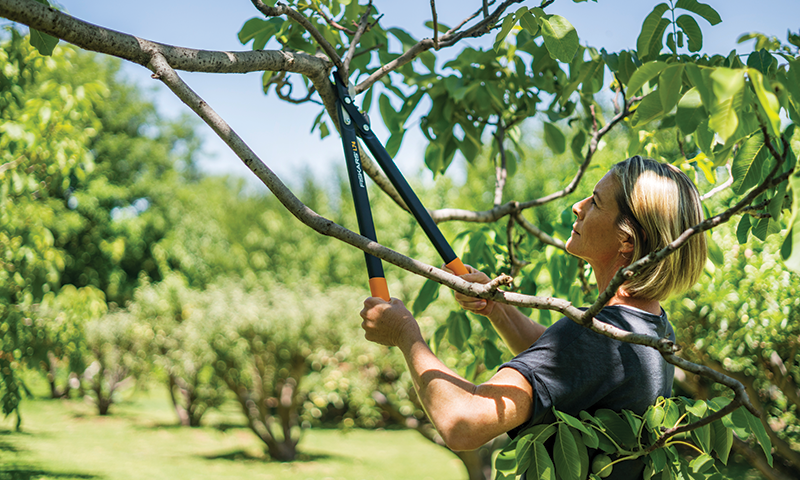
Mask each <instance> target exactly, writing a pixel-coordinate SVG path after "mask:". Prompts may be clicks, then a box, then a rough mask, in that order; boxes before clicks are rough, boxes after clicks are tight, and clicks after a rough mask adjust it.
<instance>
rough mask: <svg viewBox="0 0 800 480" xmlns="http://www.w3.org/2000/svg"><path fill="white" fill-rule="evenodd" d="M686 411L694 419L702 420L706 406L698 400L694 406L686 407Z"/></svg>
mask: <svg viewBox="0 0 800 480" xmlns="http://www.w3.org/2000/svg"><path fill="white" fill-rule="evenodd" d="M686 411H687V412H689V413H691V414H692V415H694V416H695V417H698V418H702V417H703V415H705V414H706V412H707V411H708V404H707V403H706V402H705V401H704V400H698V401H696V402H695V403H694V405H686Z"/></svg>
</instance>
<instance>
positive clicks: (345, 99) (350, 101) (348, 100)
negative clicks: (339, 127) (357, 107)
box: [344, 97, 352, 105]
mask: <svg viewBox="0 0 800 480" xmlns="http://www.w3.org/2000/svg"><path fill="white" fill-rule="evenodd" d="M344 103H346V104H348V105H350V104H351V103H352V100H350V97H344Z"/></svg>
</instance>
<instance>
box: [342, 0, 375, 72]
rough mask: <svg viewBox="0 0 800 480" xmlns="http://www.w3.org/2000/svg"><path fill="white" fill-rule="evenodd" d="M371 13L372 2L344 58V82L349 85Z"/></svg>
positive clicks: (362, 17) (362, 16)
mask: <svg viewBox="0 0 800 480" xmlns="http://www.w3.org/2000/svg"><path fill="white" fill-rule="evenodd" d="M370 12H372V0H370V1H369V4H367V9H366V10H365V11H364V14H363V15H361V20H359V22H358V30H356V34H355V35H354V36H353V40H352V41H351V42H350V47H349V48H348V49H347V54H346V55H345V57H344V62H343V66H342V72H343V75H344V78H342V81H344V82H345V84H347V83H349V82H348V80H347V79H348V76H349V74H350V62H351V61H352V60H353V58H354V56H355V53H356V47H357V46H358V44H359V42H360V41H361V36H362V35H364V32H366V31H367V26H369V14H370Z"/></svg>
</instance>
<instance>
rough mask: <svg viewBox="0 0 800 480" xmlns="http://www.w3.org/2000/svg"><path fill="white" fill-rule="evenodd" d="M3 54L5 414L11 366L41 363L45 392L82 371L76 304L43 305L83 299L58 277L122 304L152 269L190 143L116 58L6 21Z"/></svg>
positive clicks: (13, 385) (14, 381)
mask: <svg viewBox="0 0 800 480" xmlns="http://www.w3.org/2000/svg"><path fill="white" fill-rule="evenodd" d="M1 55H2V56H3V58H4V60H3V61H4V65H6V66H7V68H6V71H5V73H4V76H3V77H2V85H0V88H2V91H3V95H2V97H3V100H2V101H0V103H2V106H0V111H2V125H3V129H4V130H3V134H2V135H1V137H2V138H1V139H0V142H2V144H3V152H4V153H3V156H4V159H3V160H2V162H3V163H2V166H0V182H2V187H0V188H2V192H3V193H2V198H0V222H2V229H0V252H2V259H3V260H2V261H3V264H2V265H3V268H2V272H0V291H2V292H3V293H2V298H3V301H2V305H3V306H2V307H0V325H3V327H2V328H3V332H4V335H3V339H2V346H0V349H1V350H2V351H3V356H2V360H0V362H2V363H3V366H2V369H1V370H2V372H3V378H4V381H3V383H2V387H3V405H4V407H3V408H4V412H5V413H6V414H8V413H11V412H12V411H14V410H15V409H16V406H17V404H18V401H19V392H20V387H19V385H18V378H17V376H16V375H15V374H14V371H15V370H16V366H17V365H19V364H20V363H23V364H24V363H28V364H33V365H38V364H41V363H42V362H44V365H43V368H46V369H48V370H50V373H51V375H52V379H51V381H52V382H53V383H51V386H52V392H53V394H54V395H60V394H63V392H64V391H66V389H67V385H66V380H67V378H68V376H69V373H70V371H71V372H72V373H76V374H80V373H82V370H80V371H78V370H75V369H77V368H79V366H80V360H79V359H80V358H82V356H83V353H84V352H83V351H82V348H83V343H82V342H81V341H80V339H81V336H82V335H83V332H82V328H83V327H82V323H85V321H86V320H88V318H85V319H82V318H80V315H83V313H82V312H85V311H86V310H85V309H82V307H80V305H78V304H75V305H74V306H75V307H76V310H75V312H74V313H69V312H67V313H64V312H61V313H59V312H55V311H53V309H54V308H62V307H66V306H67V305H70V302H72V301H73V300H75V301H77V302H78V303H81V302H82V300H79V299H78V297H76V296H75V295H73V294H72V293H70V292H66V293H65V295H66V296H65V297H64V298H65V299H64V300H59V299H61V298H62V295H61V293H60V291H61V289H62V286H66V285H70V286H71V287H70V288H72V289H73V290H74V289H75V288H77V289H78V290H79V291H81V292H95V293H94V294H92V295H94V296H95V297H97V295H99V296H101V297H103V298H102V300H101V301H102V302H103V303H105V302H112V303H114V304H124V303H125V302H126V301H128V300H130V299H131V296H132V292H133V288H134V286H135V285H136V283H137V282H138V277H139V274H140V273H141V272H144V273H146V274H148V275H151V276H153V277H155V278H159V275H160V272H159V271H158V269H157V265H156V262H155V261H154V259H153V251H152V250H151V246H152V243H153V242H155V241H156V240H158V239H160V238H161V237H162V236H163V235H164V233H165V230H166V228H167V225H168V224H166V223H165V222H164V218H163V217H164V214H165V212H166V211H168V209H169V208H170V207H169V205H170V204H171V203H172V199H171V197H170V196H169V193H170V192H171V190H172V189H173V188H174V187H175V185H177V184H178V183H179V182H180V181H182V180H180V179H181V178H182V177H181V175H182V174H180V173H178V172H177V170H176V169H175V164H176V163H179V164H180V163H183V164H184V167H183V171H184V172H185V175H186V177H183V178H188V179H190V180H191V179H192V178H193V176H194V174H193V173H192V168H193V167H192V157H193V155H195V151H196V147H197V143H196V140H194V138H193V137H192V132H191V130H190V129H189V128H187V127H184V126H181V125H182V124H181V123H180V122H175V123H170V122H167V121H162V120H160V119H158V118H157V116H156V114H155V109H154V107H153V106H152V104H148V103H146V102H144V100H143V99H142V98H141V97H140V96H139V93H138V92H137V91H136V90H135V89H134V88H133V87H132V86H130V85H129V84H126V83H124V82H123V81H120V80H119V79H118V77H117V75H118V73H119V62H117V61H114V60H111V59H98V58H97V57H96V56H95V55H92V54H88V53H86V52H82V51H80V50H77V49H74V48H69V47H68V48H59V49H58V50H57V51H56V52H54V54H53V55H52V56H50V57H47V58H45V57H41V56H40V55H39V54H38V53H36V51H35V50H34V49H33V48H32V47H31V46H30V45H29V44H28V41H27V40H26V39H24V38H23V37H21V36H20V35H19V33H18V32H16V31H15V30H9V32H8V38H7V39H6V40H4V42H3V44H2V53H1ZM53 295H55V297H53ZM92 295H89V296H92ZM47 298H51V299H50V300H47ZM76 299H78V300H76ZM41 302H44V306H45V310H42V311H38V312H37V310H36V309H34V306H35V305H39V304H40V303H41ZM47 304H49V305H50V307H47ZM48 309H49V310H48ZM62 313H63V315H66V316H62ZM32 319H36V322H33V321H32ZM60 366H63V367H69V368H68V369H67V370H68V371H67V372H66V373H64V374H59V373H58V372H56V369H57V367H60ZM56 382H64V383H63V384H61V385H57V384H56Z"/></svg>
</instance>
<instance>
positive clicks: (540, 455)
mask: <svg viewBox="0 0 800 480" xmlns="http://www.w3.org/2000/svg"><path fill="white" fill-rule="evenodd" d="M526 478H528V479H530V480H556V472H555V467H554V466H553V461H552V460H550V455H549V454H548V453H547V448H545V446H544V445H542V444H541V443H539V442H536V443H534V444H533V447H532V448H531V465H530V467H529V468H528V471H527V473H526Z"/></svg>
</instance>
